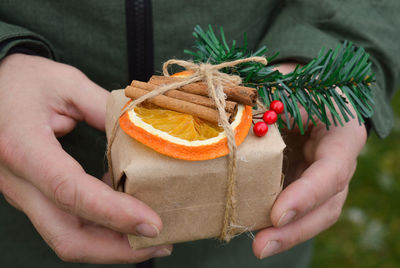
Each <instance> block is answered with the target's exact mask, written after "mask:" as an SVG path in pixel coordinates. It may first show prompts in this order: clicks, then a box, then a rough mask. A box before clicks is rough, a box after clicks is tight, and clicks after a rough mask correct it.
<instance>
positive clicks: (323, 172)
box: [271, 157, 356, 227]
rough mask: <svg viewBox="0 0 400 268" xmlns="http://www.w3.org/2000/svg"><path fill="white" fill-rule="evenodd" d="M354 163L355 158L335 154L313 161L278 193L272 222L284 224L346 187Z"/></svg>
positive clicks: (276, 224) (272, 213)
mask: <svg viewBox="0 0 400 268" xmlns="http://www.w3.org/2000/svg"><path fill="white" fill-rule="evenodd" d="M355 166H356V163H355V160H354V163H353V162H345V161H343V160H341V159H340V158H335V157H333V158H323V159H320V160H318V161H316V162H314V163H313V164H312V165H311V166H310V167H309V168H307V169H306V170H305V171H304V173H303V174H302V176H301V177H300V178H299V179H298V180H296V181H294V182H292V183H291V184H290V185H289V186H288V187H286V188H285V189H284V190H283V191H282V192H281V194H280V195H279V196H278V199H277V200H276V202H275V204H274V206H273V208H272V211H271V221H272V223H273V225H274V226H277V227H282V226H284V225H286V224H288V223H290V222H292V221H294V220H295V219H297V218H300V217H302V216H303V215H305V214H307V213H308V212H309V211H311V210H313V209H314V208H315V207H317V206H319V205H320V204H322V203H324V202H325V201H327V200H328V199H330V198H331V197H332V196H334V195H336V194H337V193H339V192H341V191H343V190H344V189H345V187H346V186H347V185H348V183H349V181H350V178H351V176H352V174H353V173H354V170H355Z"/></svg>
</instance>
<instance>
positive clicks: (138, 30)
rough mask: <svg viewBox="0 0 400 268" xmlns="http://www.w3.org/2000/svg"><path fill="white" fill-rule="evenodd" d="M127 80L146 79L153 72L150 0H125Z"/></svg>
mask: <svg viewBox="0 0 400 268" xmlns="http://www.w3.org/2000/svg"><path fill="white" fill-rule="evenodd" d="M125 10H126V26H127V27H126V29H127V43H128V69H129V80H130V81H132V80H140V81H148V79H149V78H150V77H151V76H152V75H153V73H154V47H153V25H152V24H153V21H152V8H151V0H125Z"/></svg>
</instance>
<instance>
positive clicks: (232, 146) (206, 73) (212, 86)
mask: <svg viewBox="0 0 400 268" xmlns="http://www.w3.org/2000/svg"><path fill="white" fill-rule="evenodd" d="M245 62H259V63H262V64H264V65H267V63H268V62H267V60H266V59H265V58H264V57H249V58H245V59H240V60H235V61H230V62H224V63H221V64H217V65H212V64H209V63H200V64H195V63H193V62H190V61H184V60H174V59H171V60H168V61H167V62H165V63H164V65H163V74H164V76H170V74H169V72H168V67H169V66H170V65H174V64H175V65H179V66H182V67H183V68H185V69H186V70H192V71H194V73H193V74H192V75H190V76H188V77H184V78H183V80H182V81H179V82H175V83H171V84H165V85H162V86H159V87H158V88H157V89H155V90H153V91H150V92H149V93H147V94H146V95H144V96H142V97H140V98H138V99H136V100H134V101H132V102H131V103H130V104H129V105H128V106H127V107H125V109H123V110H122V111H121V113H120V115H119V117H121V116H122V115H123V114H124V113H125V112H126V111H129V110H131V109H133V108H134V107H135V106H136V105H138V104H140V103H142V102H143V101H145V100H147V99H149V98H152V97H155V96H158V95H161V94H163V93H165V92H167V91H169V90H171V89H178V88H180V87H183V86H185V85H188V84H192V83H195V82H199V81H204V82H205V83H206V84H207V88H208V95H209V97H210V98H211V99H212V100H213V101H214V102H215V105H216V107H217V110H218V114H219V124H220V125H221V126H222V128H223V129H224V131H225V134H226V137H227V143H228V149H229V155H228V181H227V189H226V202H225V214H224V220H223V226H222V231H221V234H220V237H219V239H220V240H224V241H226V242H229V241H230V240H231V239H232V237H233V236H234V235H235V234H236V233H237V229H238V225H237V224H236V198H235V188H236V164H237V146H236V142H235V133H234V131H233V129H232V127H231V125H230V123H229V119H228V117H227V116H226V113H225V105H226V104H225V99H226V95H225V93H224V87H223V84H225V85H230V84H231V85H239V84H241V83H242V79H241V78H240V76H237V75H228V74H226V73H222V72H220V71H219V70H221V69H223V68H226V67H234V66H236V65H238V64H241V63H245ZM118 125H119V124H118V120H117V121H116V123H115V125H114V128H113V130H112V132H111V135H110V141H109V143H108V147H107V160H108V168H109V171H110V175H111V179H112V181H113V183H114V178H113V173H112V162H111V145H112V143H113V141H114V139H115V136H116V132H117V129H118ZM114 187H115V185H114Z"/></svg>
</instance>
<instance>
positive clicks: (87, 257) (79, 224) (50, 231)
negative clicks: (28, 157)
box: [6, 176, 172, 263]
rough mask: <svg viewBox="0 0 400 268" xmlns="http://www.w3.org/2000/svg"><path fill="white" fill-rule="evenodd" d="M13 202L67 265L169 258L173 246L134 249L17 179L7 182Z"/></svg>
mask: <svg viewBox="0 0 400 268" xmlns="http://www.w3.org/2000/svg"><path fill="white" fill-rule="evenodd" d="M6 183H7V184H8V187H7V188H8V192H9V193H10V195H11V196H13V201H14V202H15V203H18V206H19V207H21V208H22V210H23V211H24V212H25V213H26V214H27V216H28V217H29V219H30V220H31V221H32V223H33V225H34V226H35V228H36V229H37V231H38V232H39V233H40V234H41V235H42V237H43V238H44V239H45V241H46V242H47V243H48V244H49V246H50V247H51V248H52V249H53V250H54V251H55V252H56V253H57V255H58V256H59V257H60V258H61V259H63V260H64V261H68V262H90V263H133V262H141V261H144V260H147V259H149V258H151V257H162V256H167V255H170V253H171V251H172V246H171V245H166V246H158V247H152V248H146V249H141V250H136V251H134V250H132V249H131V248H130V246H129V243H128V240H127V237H126V236H125V235H122V234H120V233H117V232H115V231H112V230H109V229H106V228H104V227H101V226H98V225H94V224H91V223H85V222H83V221H82V220H80V219H79V218H78V217H76V216H73V215H70V214H68V213H66V212H63V211H62V210H60V209H58V208H57V207H56V206H54V204H52V203H51V202H49V200H48V199H47V198H46V197H44V196H43V195H42V194H41V193H40V192H39V191H38V190H37V189H36V188H35V187H33V186H32V185H30V184H29V183H27V182H25V181H24V180H22V179H20V178H17V177H15V176H12V178H11V177H9V179H8V180H7V182H6Z"/></svg>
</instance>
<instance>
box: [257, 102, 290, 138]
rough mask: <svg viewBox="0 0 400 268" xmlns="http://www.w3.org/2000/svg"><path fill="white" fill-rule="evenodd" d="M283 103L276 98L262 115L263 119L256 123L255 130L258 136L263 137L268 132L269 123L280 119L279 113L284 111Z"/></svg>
mask: <svg viewBox="0 0 400 268" xmlns="http://www.w3.org/2000/svg"><path fill="white" fill-rule="evenodd" d="M283 108H284V107H283V103H282V102H281V101H279V100H274V101H273V102H271V105H270V106H269V110H268V111H266V112H265V113H264V115H263V117H262V119H263V121H261V122H257V123H255V124H254V127H253V132H254V134H255V135H256V136H258V137H262V136H264V135H265V134H267V132H268V125H272V124H275V122H276V121H277V120H278V114H280V113H282V112H283Z"/></svg>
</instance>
